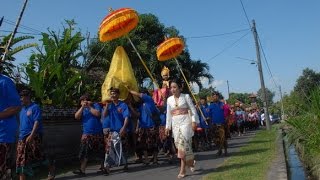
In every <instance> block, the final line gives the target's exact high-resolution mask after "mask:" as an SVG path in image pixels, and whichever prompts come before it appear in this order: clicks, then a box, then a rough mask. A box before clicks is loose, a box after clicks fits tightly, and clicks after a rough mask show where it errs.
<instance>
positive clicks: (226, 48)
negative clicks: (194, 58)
mask: <svg viewBox="0 0 320 180" xmlns="http://www.w3.org/2000/svg"><path fill="white" fill-rule="evenodd" d="M249 33H250V32H247V33H246V34H244V35H243V36H241V37H240V38H239V39H237V40H236V41H234V42H233V43H232V44H230V45H228V46H226V47H225V48H223V49H222V50H221V51H220V52H219V53H217V54H216V55H214V56H213V57H211V58H209V59H208V60H206V61H205V62H208V61H211V60H212V59H214V58H216V57H217V56H219V55H221V54H222V53H224V52H225V51H226V50H228V49H229V48H231V47H233V46H234V45H235V44H237V43H238V42H239V41H240V40H241V39H242V38H244V37H246V36H247V35H248V34H249Z"/></svg>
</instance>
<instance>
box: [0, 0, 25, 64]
mask: <svg viewBox="0 0 320 180" xmlns="http://www.w3.org/2000/svg"><path fill="white" fill-rule="evenodd" d="M27 3H28V0H25V1H24V3H23V7H22V9H21V12H20V15H19V17H18V20H17V23H16V26H15V27H14V30H13V32H12V34H11V36H10V39H9V40H8V42H7V45H6V47H5V50H4V53H3V56H2V59H1V61H2V62H3V61H4V60H5V58H6V55H7V53H8V51H9V48H10V45H11V41H12V40H13V38H14V36H15V34H16V33H17V30H18V27H19V24H20V21H21V18H22V16H23V12H24V9H25V8H26V6H27Z"/></svg>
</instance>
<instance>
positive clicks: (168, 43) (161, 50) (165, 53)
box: [157, 38, 184, 61]
mask: <svg viewBox="0 0 320 180" xmlns="http://www.w3.org/2000/svg"><path fill="white" fill-rule="evenodd" d="M183 49H184V43H183V41H182V40H181V39H180V38H170V39H167V40H165V41H164V42H163V43H161V44H160V45H159V46H158V48H157V57H158V60H159V61H166V60H168V59H173V58H175V57H177V56H179V55H180V54H181V53H182V51H183Z"/></svg>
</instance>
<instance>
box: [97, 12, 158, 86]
mask: <svg viewBox="0 0 320 180" xmlns="http://www.w3.org/2000/svg"><path fill="white" fill-rule="evenodd" d="M110 12H111V13H110V14H109V15H107V16H106V17H105V18H104V19H103V20H102V22H101V24H100V27H99V39H100V41H102V42H106V41H111V40H113V39H116V38H119V37H121V36H126V37H127V39H128V40H129V42H130V44H131V46H132V47H133V49H134V51H135V52H136V53H137V55H138V57H139V59H140V61H141V63H142V65H143V66H144V68H145V69H146V71H147V73H148V75H149V77H150V78H151V80H152V81H153V83H154V84H155V85H156V88H159V86H158V84H157V82H156V81H155V79H154V78H153V76H152V74H151V72H150V70H149V69H148V67H147V65H146V63H145V62H144V61H143V59H142V58H141V56H140V54H139V52H138V50H137V48H136V47H135V45H134V44H133V43H132V41H131V39H130V37H129V36H128V35H127V34H128V33H129V32H130V31H131V30H133V29H134V28H135V27H136V26H137V25H138V22H139V16H138V14H137V12H136V11H135V10H134V9H131V8H121V9H118V10H115V11H114V10H112V9H110Z"/></svg>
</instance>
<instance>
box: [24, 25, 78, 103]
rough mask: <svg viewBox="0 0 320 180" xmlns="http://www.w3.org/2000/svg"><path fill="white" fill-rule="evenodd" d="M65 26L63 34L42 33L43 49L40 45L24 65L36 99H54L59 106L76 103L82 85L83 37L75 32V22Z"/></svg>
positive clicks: (53, 32)
mask: <svg viewBox="0 0 320 180" xmlns="http://www.w3.org/2000/svg"><path fill="white" fill-rule="evenodd" d="M66 25H67V27H64V28H63V32H62V33H59V32H55V31H50V30H49V33H42V39H41V41H42V43H43V48H37V51H36V52H33V53H32V55H31V57H30V59H29V62H28V63H25V64H24V67H25V72H26V74H27V75H28V77H29V85H30V87H31V88H32V90H33V91H34V92H35V95H36V98H37V99H39V100H40V101H42V102H43V101H45V100H47V99H51V100H52V101H53V104H54V105H57V106H70V105H73V104H74V103H75V97H76V95H77V90H78V89H79V88H80V85H81V83H80V82H81V76H82V74H81V69H80V64H79V58H80V57H81V56H82V52H81V51H80V45H81V42H82V41H83V40H84V38H83V37H82V35H81V33H80V32H74V28H73V26H74V25H75V23H74V22H73V21H66Z"/></svg>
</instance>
